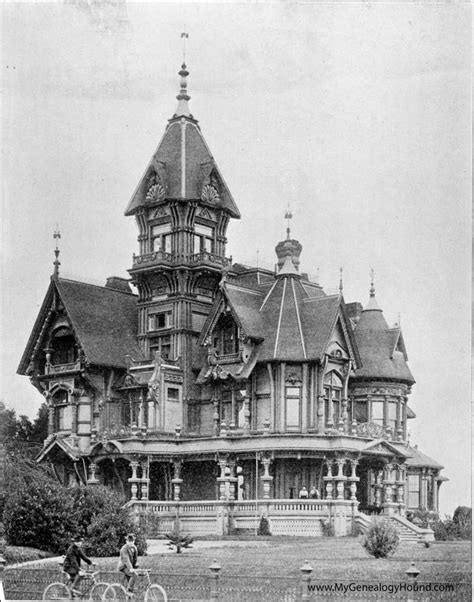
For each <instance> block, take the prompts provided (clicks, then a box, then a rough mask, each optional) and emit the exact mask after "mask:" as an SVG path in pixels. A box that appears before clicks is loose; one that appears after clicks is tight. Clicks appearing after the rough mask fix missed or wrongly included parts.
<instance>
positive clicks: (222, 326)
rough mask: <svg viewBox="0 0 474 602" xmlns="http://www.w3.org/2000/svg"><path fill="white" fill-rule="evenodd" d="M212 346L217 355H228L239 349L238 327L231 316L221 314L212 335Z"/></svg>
mask: <svg viewBox="0 0 474 602" xmlns="http://www.w3.org/2000/svg"><path fill="white" fill-rule="evenodd" d="M213 347H215V348H216V349H217V353H218V355H229V354H231V353H237V352H238V351H239V329H238V326H237V324H236V323H235V321H234V319H233V318H232V316H225V315H223V316H221V317H220V318H219V321H218V322H217V326H216V329H215V331H214V335H213Z"/></svg>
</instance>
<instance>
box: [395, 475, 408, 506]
mask: <svg viewBox="0 0 474 602" xmlns="http://www.w3.org/2000/svg"><path fill="white" fill-rule="evenodd" d="M405 484H406V468H405V467H404V466H400V465H398V466H397V480H396V481H395V486H396V492H397V504H398V512H399V513H400V514H401V515H402V516H404V515H405V510H406V505H405Z"/></svg>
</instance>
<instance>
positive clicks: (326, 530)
mask: <svg viewBox="0 0 474 602" xmlns="http://www.w3.org/2000/svg"><path fill="white" fill-rule="evenodd" d="M321 528H322V531H323V535H324V536H325V537H333V536H334V527H333V526H332V523H331V521H330V520H325V521H323V522H322V524H321Z"/></svg>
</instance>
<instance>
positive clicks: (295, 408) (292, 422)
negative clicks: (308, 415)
mask: <svg viewBox="0 0 474 602" xmlns="http://www.w3.org/2000/svg"><path fill="white" fill-rule="evenodd" d="M286 426H289V427H299V426H300V400H299V397H287V398H286Z"/></svg>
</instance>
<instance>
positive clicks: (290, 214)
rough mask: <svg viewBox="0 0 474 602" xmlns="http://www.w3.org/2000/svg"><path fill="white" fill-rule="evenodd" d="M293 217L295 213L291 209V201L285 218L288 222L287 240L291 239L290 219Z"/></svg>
mask: <svg viewBox="0 0 474 602" xmlns="http://www.w3.org/2000/svg"><path fill="white" fill-rule="evenodd" d="M292 217H293V214H292V213H291V211H290V203H288V209H287V210H286V213H285V219H286V220H287V223H286V240H290V219H291V218H292Z"/></svg>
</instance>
